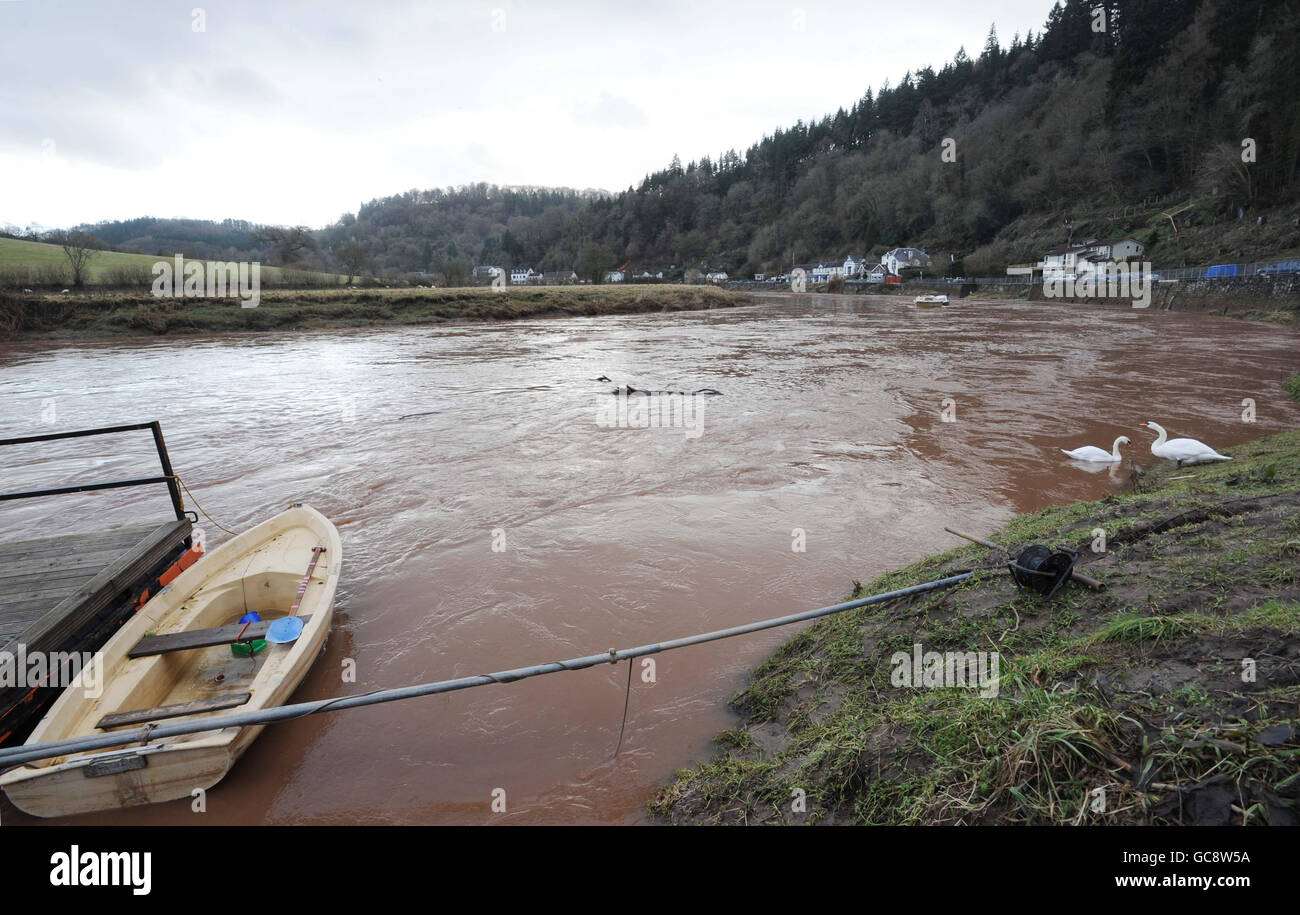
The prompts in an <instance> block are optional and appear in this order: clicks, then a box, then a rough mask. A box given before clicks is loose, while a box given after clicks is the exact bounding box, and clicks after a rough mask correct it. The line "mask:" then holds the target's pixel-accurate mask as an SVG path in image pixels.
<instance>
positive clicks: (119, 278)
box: [0, 238, 346, 290]
mask: <svg viewBox="0 0 1300 915" xmlns="http://www.w3.org/2000/svg"><path fill="white" fill-rule="evenodd" d="M160 260H171V258H170V257H157V256H154V255H151V254H125V253H122V252H120V251H98V252H96V253H95V255H94V257H93V258H91V261H90V264H89V266H88V268H87V272H88V276H87V283H88V284H89V285H130V286H137V287H147V286H148V284H149V282H151V281H152V279H153V274H152V273H151V268H152V267H153V265H154V264H155V263H157V262H158V261H160ZM286 274H287V275H288V276H286ZM303 275H304V274H303V273H302V271H292V270H289V271H286V270H281V269H280V268H279V267H265V266H264V267H263V268H262V282H264V283H266V284H268V285H278V284H281V283H283V282H285V281H286V279H296V278H300V277H302V276H303ZM305 275H306V276H308V277H310V278H311V279H312V281H313V285H324V284H328V285H334V284H341V283H343V282H344V281H345V280H346V277H340V276H335V275H334V274H326V273H312V274H305ZM71 283H72V271H71V269H70V268H69V266H68V259H67V258H66V257H65V256H64V254H63V248H61V247H60V246H59V245H50V244H45V243H44V242H37V241H25V240H22V239H18V238H0V289H17V290H21V289H23V288H32V289H35V288H37V287H39V286H45V287H51V286H68V285H70V284H71Z"/></svg>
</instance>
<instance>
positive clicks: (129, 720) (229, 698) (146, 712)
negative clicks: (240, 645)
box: [95, 693, 253, 731]
mask: <svg viewBox="0 0 1300 915" xmlns="http://www.w3.org/2000/svg"><path fill="white" fill-rule="evenodd" d="M252 698H253V694H252V693H227V694H226V695H224V696H210V697H208V698H207V699H195V700H193V701H191V702H177V703H174V704H172V705H159V706H155V707H154V708H141V709H134V710H132V711H129V712H114V713H113V714H112V715H105V716H104V717H103V718H101V719H99V722H98V723H97V724H96V725H95V727H96V728H98V729H99V730H101V731H104V730H108V729H109V728H120V727H123V726H124V725H128V724H145V723H146V722H149V721H162V720H163V719H165V718H180V717H181V716H183V715H197V714H199V713H200V712H217V711H220V710H222V709H227V708H237V707H238V706H241V705H243V704H244V703H246V702H248V700H249V699H252Z"/></svg>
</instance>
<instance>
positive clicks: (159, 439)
mask: <svg viewBox="0 0 1300 915" xmlns="http://www.w3.org/2000/svg"><path fill="white" fill-rule="evenodd" d="M149 428H150V429H151V430H153V444H154V447H155V448H157V449H158V461H159V462H160V463H161V464H162V472H163V475H164V476H166V477H167V492H169V493H170V494H171V497H172V508H174V509H175V510H176V520H177V521H179V520H181V519H182V518H184V517H185V500H184V499H182V498H181V488H180V487H179V486H177V485H176V473H175V471H173V470H172V459H171V457H170V456H169V455H168V454H167V443H166V442H165V441H163V434H162V426H161V425H160V424H159V422H158V420H156V419H155V420H154V421H153V422H151V423H150V424H149Z"/></svg>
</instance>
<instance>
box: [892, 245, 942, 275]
mask: <svg viewBox="0 0 1300 915" xmlns="http://www.w3.org/2000/svg"><path fill="white" fill-rule="evenodd" d="M880 263H881V264H883V265H884V267H885V269H886V270H888V271H889V272H890V273H892V274H893V275H894V276H898V275H899V274H900V273H901V272H902V271H903V270H904V269H906V268H907V267H928V266H930V255H928V254H926V253H925V252H924V251H922V250H921V249H920V248H894V249H892V250H890V251H886V252H885V253H884V254H882V255H881V257H880Z"/></svg>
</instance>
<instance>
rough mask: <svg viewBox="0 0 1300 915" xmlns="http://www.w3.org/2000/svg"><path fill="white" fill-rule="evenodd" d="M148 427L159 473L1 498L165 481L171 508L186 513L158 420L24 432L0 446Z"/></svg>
mask: <svg viewBox="0 0 1300 915" xmlns="http://www.w3.org/2000/svg"><path fill="white" fill-rule="evenodd" d="M142 429H148V430H150V431H151V432H152V433H153V443H154V448H155V450H157V452H158V462H159V464H161V465H162V475H161V476H155V477H136V478H134V479H130V480H111V481H108V482H105V483H81V484H78V485H75V486H56V487H53V488H51V489H32V490H27V491H24V492H5V493H0V502H7V501H9V500H11V499H35V498H38V497H41V496H61V495H66V494H68V493H75V492H95V491H98V490H102V489H122V488H124V487H127V486H151V485H154V484H157V483H166V484H167V492H168V494H169V495H170V496H171V500H172V508H173V509H175V511H176V520H178V521H179V520H181V519H182V518H184V517H185V516H186V512H185V500H184V499H182V498H181V489H180V486H179V485H178V482H177V479H176V474H175V472H174V471H173V470H172V461H171V457H170V456H169V455H168V454H167V443H166V442H165V441H164V440H163V434H162V426H160V425H159V424H158V421H157V420H154V421H153V422H151V423H135V424H134V425H130V426H103V427H101V428H98V429H78V430H76V431H74V432H51V433H49V434H47V435H25V436H22V437H21V438H6V439H0V446H4V445H27V444H31V443H33V442H52V441H55V440H57V439H64V438H85V437H87V436H91V435H112V434H115V433H118V432H138V431H140V430H142Z"/></svg>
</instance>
